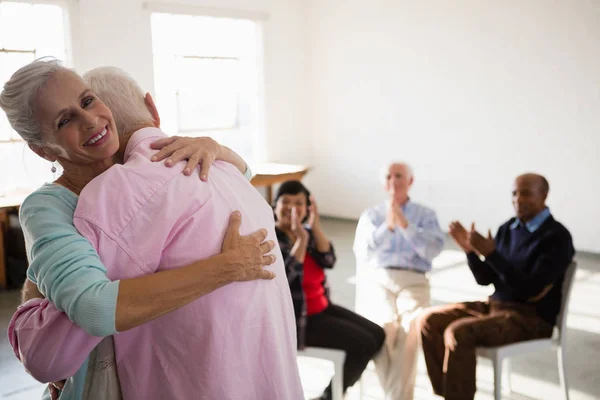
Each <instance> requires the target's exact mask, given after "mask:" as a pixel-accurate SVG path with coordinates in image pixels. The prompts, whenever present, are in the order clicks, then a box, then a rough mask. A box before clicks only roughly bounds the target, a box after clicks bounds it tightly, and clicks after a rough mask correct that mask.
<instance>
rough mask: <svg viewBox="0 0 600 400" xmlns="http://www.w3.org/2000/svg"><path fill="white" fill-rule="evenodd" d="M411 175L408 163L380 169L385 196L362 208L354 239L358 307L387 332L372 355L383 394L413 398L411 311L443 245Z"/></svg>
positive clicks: (424, 294) (419, 305) (421, 301)
mask: <svg viewBox="0 0 600 400" xmlns="http://www.w3.org/2000/svg"><path fill="white" fill-rule="evenodd" d="M413 181H414V176H413V172H412V170H411V168H410V167H409V166H408V165H407V164H406V163H393V164H390V165H389V166H388V167H387V169H386V170H385V174H384V185H385V190H386V192H387V194H388V198H387V200H386V201H385V202H384V203H381V204H379V205H376V206H374V207H371V208H368V209H367V210H365V212H363V214H362V215H361V217H360V220H359V222H358V227H357V229H356V236H355V239H354V254H355V255H356V259H357V263H358V266H359V274H360V275H361V279H359V281H360V282H361V283H362V282H364V283H366V284H365V285H361V286H362V288H361V287H359V288H357V308H358V310H359V311H363V312H365V314H367V316H368V317H369V318H371V319H372V320H373V321H374V322H376V323H378V324H380V325H382V326H383V328H384V330H385V332H386V343H385V346H384V348H383V350H382V351H381V352H380V354H379V355H378V356H377V358H376V359H375V366H376V369H377V373H378V376H379V380H380V382H381V385H382V386H383V389H384V392H385V395H386V397H385V398H386V400H409V399H412V398H413V393H414V386H415V379H416V367H417V365H416V360H417V352H418V348H419V333H418V329H417V327H416V326H415V323H414V322H415V317H416V316H417V314H418V313H419V311H420V310H422V309H423V308H425V307H427V306H428V305H429V296H430V294H429V279H428V276H427V275H428V272H429V271H431V262H432V261H433V259H434V258H435V257H437V256H438V255H439V254H440V252H441V251H442V247H443V246H444V233H443V232H442V230H441V229H440V226H439V223H438V221H437V217H436V215H435V212H434V211H433V210H432V209H430V208H427V207H425V206H422V205H420V204H418V203H415V202H413V201H412V200H411V199H410V197H409V194H408V192H409V190H410V188H411V186H412V184H413ZM367 310H368V311H367Z"/></svg>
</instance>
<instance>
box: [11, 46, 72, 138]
mask: <svg viewBox="0 0 600 400" xmlns="http://www.w3.org/2000/svg"><path fill="white" fill-rule="evenodd" d="M64 71H68V72H71V73H74V72H73V71H72V70H70V69H69V68H66V67H64V66H63V65H62V64H61V62H60V61H59V60H57V59H55V58H51V57H43V58H40V59H37V60H35V61H32V62H31V63H29V64H27V65H26V66H24V67H21V68H19V69H18V70H17V72H15V73H14V74H13V75H12V76H11V77H10V79H9V80H8V81H7V82H6V83H5V84H4V90H2V93H1V94H0V107H1V108H2V110H4V112H5V113H6V117H7V119H8V122H9V123H10V126H12V127H13V129H14V130H15V131H17V133H18V134H19V136H21V137H22V138H23V140H25V141H26V142H27V143H29V144H35V145H41V144H42V132H41V129H40V124H39V122H38V121H37V119H36V118H35V115H34V113H35V110H34V103H35V99H36V97H37V95H38V93H39V91H40V89H42V88H43V87H44V86H45V85H46V84H47V83H48V81H49V80H50V78H52V77H53V76H54V75H55V74H56V73H58V72H64Z"/></svg>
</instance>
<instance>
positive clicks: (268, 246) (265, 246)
mask: <svg viewBox="0 0 600 400" xmlns="http://www.w3.org/2000/svg"><path fill="white" fill-rule="evenodd" d="M273 247H275V242H273V241H272V240H267V241H265V242H262V243H261V244H260V250H261V251H262V253H263V254H267V253H268V252H270V251H271V250H273Z"/></svg>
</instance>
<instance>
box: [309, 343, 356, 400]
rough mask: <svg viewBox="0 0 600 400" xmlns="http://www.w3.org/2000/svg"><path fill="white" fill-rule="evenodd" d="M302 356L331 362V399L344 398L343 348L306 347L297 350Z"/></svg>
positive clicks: (338, 399) (341, 399)
mask: <svg viewBox="0 0 600 400" xmlns="http://www.w3.org/2000/svg"><path fill="white" fill-rule="evenodd" d="M298 355H299V356H302V357H310V358H318V359H321V360H328V361H331V362H333V371H334V373H333V378H332V379H331V400H343V399H344V361H346V352H345V351H343V350H335V349H325V348H322V347H306V348H305V349H304V350H298Z"/></svg>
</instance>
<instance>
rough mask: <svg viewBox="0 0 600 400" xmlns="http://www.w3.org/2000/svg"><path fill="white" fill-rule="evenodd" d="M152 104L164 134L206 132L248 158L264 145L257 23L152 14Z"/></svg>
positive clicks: (254, 156) (258, 155)
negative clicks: (155, 104) (156, 111)
mask: <svg viewBox="0 0 600 400" xmlns="http://www.w3.org/2000/svg"><path fill="white" fill-rule="evenodd" d="M151 18H152V19H151V22H152V47H153V52H154V81H155V90H156V97H157V98H156V102H157V106H158V109H159V112H160V114H161V123H162V128H163V129H164V130H165V132H167V133H170V134H177V135H186V136H210V137H212V138H214V139H215V140H217V141H219V143H221V144H224V145H226V146H229V147H231V148H233V149H234V150H236V151H237V152H238V153H239V154H240V155H241V156H242V157H244V158H245V159H246V160H247V161H248V162H252V161H262V160H261V158H262V154H261V150H262V148H263V147H264V144H263V143H262V140H263V136H264V135H263V128H262V99H261V90H260V82H261V72H260V40H261V35H260V25H259V24H258V23H256V22H254V21H250V20H245V19H230V18H215V17H205V16H191V15H178V14H165V13H152V17H151Z"/></svg>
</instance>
